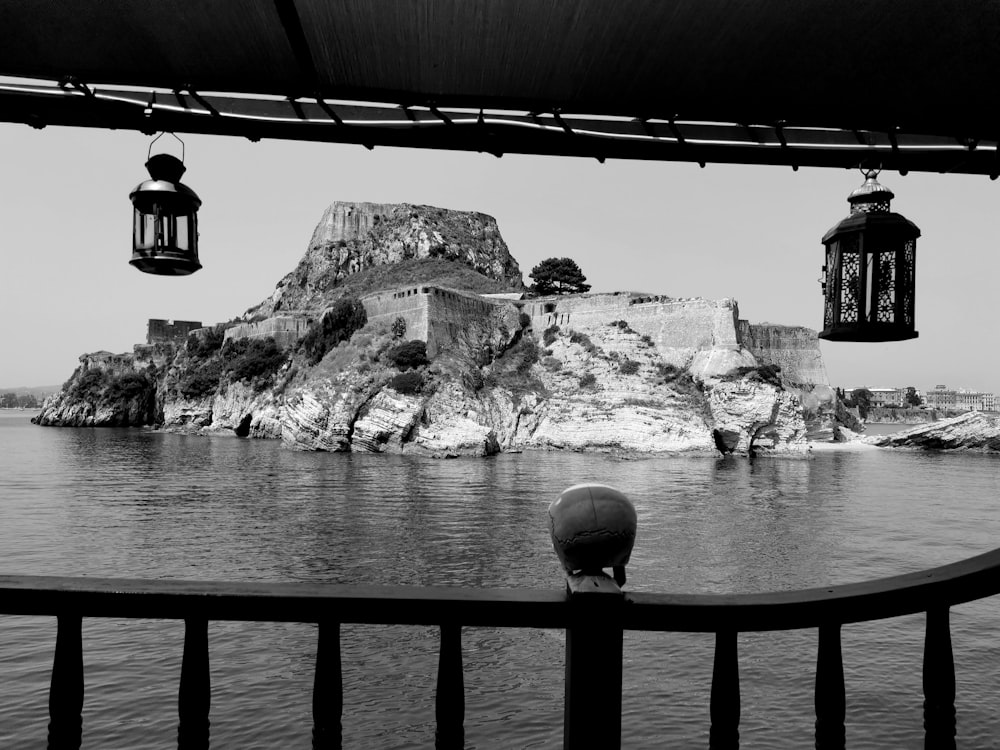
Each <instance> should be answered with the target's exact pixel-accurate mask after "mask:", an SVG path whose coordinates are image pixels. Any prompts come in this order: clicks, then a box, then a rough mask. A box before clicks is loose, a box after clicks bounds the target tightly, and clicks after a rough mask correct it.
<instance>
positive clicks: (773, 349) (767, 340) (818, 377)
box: [738, 320, 830, 386]
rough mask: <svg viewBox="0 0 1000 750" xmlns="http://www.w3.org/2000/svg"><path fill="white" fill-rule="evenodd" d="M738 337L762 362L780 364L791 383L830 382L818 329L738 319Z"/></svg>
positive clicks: (828, 383)
mask: <svg viewBox="0 0 1000 750" xmlns="http://www.w3.org/2000/svg"><path fill="white" fill-rule="evenodd" d="M738 330H739V337H740V340H741V342H742V343H743V345H744V346H746V348H747V349H749V350H750V351H751V352H752V353H753V355H754V357H755V358H756V359H757V361H758V362H759V363H760V364H762V365H765V364H766V365H776V366H778V367H780V368H781V375H782V377H783V378H784V380H785V381H787V382H788V383H792V384H805V385H825V386H829V385H830V380H829V378H828V377H827V374H826V366H825V365H824V364H823V355H822V353H821V352H820V349H819V339H818V338H817V335H816V331H814V330H812V329H810V328H803V327H801V326H782V325H773V324H771V323H760V324H752V323H750V322H748V321H746V320H741V321H739V328H738Z"/></svg>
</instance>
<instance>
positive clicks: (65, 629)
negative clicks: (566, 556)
mask: <svg viewBox="0 0 1000 750" xmlns="http://www.w3.org/2000/svg"><path fill="white" fill-rule="evenodd" d="M997 593H1000V549H997V550H994V551H992V552H989V553H986V554H984V555H980V556H978V557H973V558H969V559H967V560H963V561H961V562H957V563H953V564H951V565H945V566H942V567H938V568H931V569H928V570H923V571H920V572H917V573H909V574H906V575H902V576H897V577H894V578H886V579H881V580H877V581H869V582H865V583H858V584H851V585H845V586H831V587H827V588H816V589H805V590H800V591H782V592H775V593H765V594H747V595H687V594H685V595H678V594H648V593H623V592H622V591H621V590H620V589H618V587H617V586H616V585H615V584H614V582H613V581H612V580H611V579H610V578H606V577H603V576H601V577H596V576H575V577H571V578H570V582H569V587H568V590H567V591H566V592H559V591H539V590H532V589H464V588H448V587H385V586H342V585H324V584H266V583H192V582H182V581H146V580H124V579H122V580H120V579H96V578H54V577H39V576H0V614H6V615H41V616H54V617H56V618H58V631H57V636H56V644H55V659H54V664H53V668H52V683H51V688H50V692H49V714H50V723H49V736H48V746H49V748H50V749H51V750H55V749H57V748H58V749H60V750H62V749H63V748H72V749H74V750H75V749H76V748H79V747H80V742H81V730H82V707H83V700H84V681H83V656H82V646H81V624H82V619H83V618H85V617H113V618H154V619H167V620H184V621H185V638H184V654H183V661H182V667H181V676H180V686H179V699H178V706H179V724H178V747H179V748H183V749H185V750H187V749H193V748H199V749H201V748H208V746H209V724H210V722H209V706H210V691H211V685H210V680H209V669H208V623H209V621H213V620H215V621H223V620H228V621H247V622H252V621H253V622H260V621H264V622H303V623H318V625H319V628H318V633H319V635H318V638H319V642H318V647H317V656H316V671H315V682H314V689H313V706H312V711H313V722H314V726H313V747H314V748H339V747H341V713H342V707H343V691H342V680H341V663H340V625H341V624H343V623H363V624H394V625H424V626H426V625H431V626H437V627H439V628H440V632H441V645H440V657H439V662H438V675H437V696H436V719H437V731H436V739H435V744H436V747H437V748H447V749H451V748H461V747H462V746H463V744H464V726H463V725H464V712H465V711H464V680H463V672H462V635H461V634H462V628H463V627H494V628H557V629H563V630H565V631H566V636H567V637H566V703H565V725H564V747H565V748H574V749H575V748H584V747H587V748H592V747H601V748H617V747H619V746H620V744H621V740H620V737H621V710H620V707H621V685H622V642H623V641H622V633H623V631H625V630H647V631H673V632H702V633H714V634H715V644H716V645H715V663H714V667H713V672H712V675H713V676H712V691H711V699H710V701H711V705H710V706H709V710H708V716H707V719H708V721H709V722H710V730H709V738H710V739H709V746H710V748H713V749H720V750H721V749H722V748H737V747H739V721H740V681H739V671H738V666H737V646H736V636H737V633H740V632H748V631H773V630H792V629H800V628H815V629H816V630H817V631H818V647H817V663H816V691H815V703H816V747H817V748H823V749H824V750H825V749H826V748H843V747H844V742H845V740H844V737H845V733H844V716H845V704H846V694H845V685H844V669H843V662H842V659H841V646H840V629H841V626H842V625H844V624H847V623H855V622H862V621H870V620H879V619H883V618H889V617H897V616H902V615H909V614H916V613H921V612H926V614H927V629H926V637H925V641H924V657H923V689H924V731H925V737H926V747H928V748H954V747H955V670H954V662H953V659H952V648H951V633H950V627H949V608H950V607H952V606H953V605H956V604H961V603H963V602H968V601H972V600H975V599H981V598H984V597H987V596H992V595H995V594H997ZM609 706H610V707H612V709H613V707H614V706H618V707H619V708H618V711H614V710H610V711H609V710H608V709H609Z"/></svg>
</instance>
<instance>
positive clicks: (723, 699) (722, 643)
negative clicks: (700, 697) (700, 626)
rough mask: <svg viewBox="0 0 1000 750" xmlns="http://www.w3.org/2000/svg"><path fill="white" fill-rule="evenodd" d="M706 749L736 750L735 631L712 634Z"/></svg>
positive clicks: (737, 675)
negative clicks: (713, 655) (710, 685)
mask: <svg viewBox="0 0 1000 750" xmlns="http://www.w3.org/2000/svg"><path fill="white" fill-rule="evenodd" d="M709 715H710V716H711V719H712V728H711V729H710V730H709V735H708V746H709V748H710V749H711V750H739V746H740V666H739V661H738V659H737V656H736V631H734V630H720V631H719V632H718V633H716V634H715V664H714V666H713V667H712V698H711V707H710V709H709Z"/></svg>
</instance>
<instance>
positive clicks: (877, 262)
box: [819, 170, 920, 342]
mask: <svg viewBox="0 0 1000 750" xmlns="http://www.w3.org/2000/svg"><path fill="white" fill-rule="evenodd" d="M863 174H864V175H865V183H864V184H863V185H862V186H861V187H860V188H858V189H857V190H855V191H854V192H853V193H851V195H850V197H848V202H849V203H850V204H851V215H850V216H848V217H847V218H846V219H844V220H843V221H841V222H839V223H838V224H837V225H836V226H834V227H833V228H832V229H830V231H828V232H827V233H826V234H825V235H824V236H823V240H822V242H823V245H824V246H825V247H826V264H825V265H824V266H823V275H822V277H821V279H820V283H821V284H822V287H823V295H824V305H823V330H822V331H821V332H820V333H819V338H821V339H827V340H828V341H872V342H875V341H905V340H907V339H914V338H917V336H919V334H918V333H917V331H916V330H915V316H914V313H915V303H916V294H915V292H916V284H915V282H916V253H917V238H918V237H919V236H920V229H919V228H917V225H916V224H914V223H913V222H912V221H910V220H909V219H906V218H905V217H903V216H901V215H900V214H897V213H892V212H891V211H890V210H889V204H890V201H891V200H892V198H894V197H895V196H894V195H893V193H892V191H890V190H888V189H887V188H885V187H883V186H882V185H880V184H879V183H878V181H877V179H876V177H877V176H878V174H879V172H878V170H867V171H864V172H863Z"/></svg>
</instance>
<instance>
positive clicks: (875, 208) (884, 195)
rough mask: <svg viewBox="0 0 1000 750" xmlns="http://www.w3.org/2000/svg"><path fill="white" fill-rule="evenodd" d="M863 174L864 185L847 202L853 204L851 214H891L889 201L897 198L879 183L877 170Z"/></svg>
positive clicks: (870, 170)
mask: <svg viewBox="0 0 1000 750" xmlns="http://www.w3.org/2000/svg"><path fill="white" fill-rule="evenodd" d="M863 174H864V176H865V182H864V184H863V185H862V186H861V187H859V188H857V189H856V190H855V191H854V192H853V193H851V194H850V195H849V196H848V197H847V202H848V203H850V204H851V213H852V214H859V213H865V214H871V213H875V214H886V213H889V201H891V200H892V199H893V198H895V197H896V196H895V195H894V194H893V192H892V191H891V190H889V188H887V187H884V186H883V185H882V184H881V183H880V182H879V181H878V179H877V178H878V174H879V172H878V170H877V169H868V170H865V171H864V173H863Z"/></svg>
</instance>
